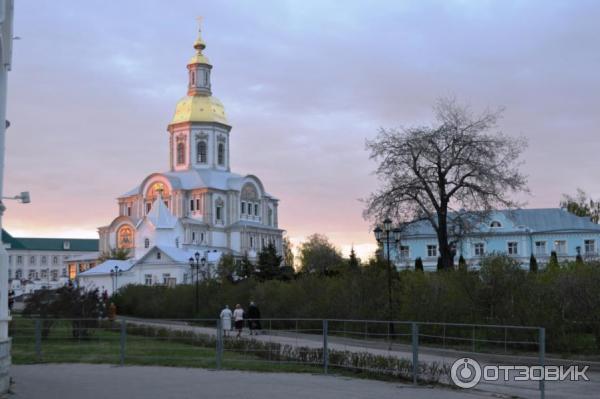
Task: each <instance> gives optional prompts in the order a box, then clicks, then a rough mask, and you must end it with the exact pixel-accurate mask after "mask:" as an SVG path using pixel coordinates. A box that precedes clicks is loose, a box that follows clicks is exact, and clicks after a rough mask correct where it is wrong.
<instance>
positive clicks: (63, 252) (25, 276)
mask: <svg viewBox="0 0 600 399" xmlns="http://www.w3.org/2000/svg"><path fill="white" fill-rule="evenodd" d="M2 242H3V244H4V247H5V248H6V251H7V252H8V279H9V283H10V285H11V287H13V288H15V289H17V290H25V286H26V285H29V286H30V287H31V288H32V289H38V288H42V287H57V286H61V285H64V284H65V283H66V282H67V280H68V277H69V275H68V267H67V265H68V263H69V260H70V259H71V258H75V257H81V256H83V257H87V258H90V257H95V258H96V259H97V258H98V240H96V239H81V238H31V237H13V236H11V235H10V234H9V233H8V232H6V231H5V230H2ZM82 264H83V265H85V268H86V270H87V268H89V267H93V266H94V263H93V262H87V263H82ZM82 271H83V270H82Z"/></svg>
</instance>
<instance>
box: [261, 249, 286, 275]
mask: <svg viewBox="0 0 600 399" xmlns="http://www.w3.org/2000/svg"><path fill="white" fill-rule="evenodd" d="M282 261H283V258H282V257H281V256H279V255H277V249H276V248H275V245H273V244H272V243H269V245H267V247H266V248H263V250H262V251H261V252H260V253H259V254H258V262H257V265H256V266H257V268H256V276H257V277H258V278H259V279H260V280H273V279H279V278H281V277H282V270H281V262H282Z"/></svg>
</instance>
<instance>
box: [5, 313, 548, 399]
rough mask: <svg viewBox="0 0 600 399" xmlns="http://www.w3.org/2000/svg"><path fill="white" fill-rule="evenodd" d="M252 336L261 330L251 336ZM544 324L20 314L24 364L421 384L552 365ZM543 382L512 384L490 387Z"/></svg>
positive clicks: (15, 326)
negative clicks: (275, 373) (470, 369)
mask: <svg viewBox="0 0 600 399" xmlns="http://www.w3.org/2000/svg"><path fill="white" fill-rule="evenodd" d="M251 334H252V335H251ZM544 334H545V331H544V329H543V328H538V327H521V326H505V325H482V324H459V323H426V322H408V321H373V320H335V319H329V320H322V319H263V320H260V326H258V328H257V329H255V330H250V329H249V328H248V325H245V327H244V329H243V331H242V332H241V334H240V335H239V337H238V333H237V332H236V331H234V330H228V331H225V330H224V329H223V324H222V322H221V320H214V319H185V320H184V319H179V320H155V319H152V320H150V319H135V318H119V319H118V320H114V321H110V320H97V319H40V318H37V319H36V318H15V319H14V320H13V321H11V323H10V335H11V337H12V340H13V343H12V356H13V361H14V363H17V364H18V363H21V364H22V363H40V362H89V363H113V364H120V365H126V364H142V365H165V366H182V367H206V368H217V369H220V368H234V369H252V370H256V369H258V370H264V371H269V370H282V369H283V370H286V371H312V372H323V373H328V372H330V371H332V370H334V371H335V372H342V373H367V374H369V375H372V376H375V377H378V376H384V377H386V378H397V379H401V380H405V381H412V382H413V383H415V384H417V383H442V384H451V380H450V378H449V370H450V366H451V365H452V364H453V363H454V361H455V360H457V359H459V358H464V357H470V358H473V359H475V360H477V361H478V362H479V363H480V364H482V365H485V364H515V365H517V364H530V365H540V366H543V365H544V361H545V359H544V357H545V352H544V351H545V336H544ZM511 387H514V388H518V389H528V390H532V389H536V390H539V392H540V395H541V397H542V398H543V397H544V391H545V386H544V382H543V381H539V383H535V385H534V383H517V382H515V381H508V382H504V383H502V384H496V386H494V385H489V386H487V388H488V389H490V390H492V391H494V390H499V389H500V390H501V389H505V388H509V389H510V388H511Z"/></svg>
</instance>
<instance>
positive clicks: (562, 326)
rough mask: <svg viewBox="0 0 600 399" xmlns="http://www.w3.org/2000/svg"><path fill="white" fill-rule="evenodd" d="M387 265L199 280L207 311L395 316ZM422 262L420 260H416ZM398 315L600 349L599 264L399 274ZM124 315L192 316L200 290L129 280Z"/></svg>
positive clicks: (509, 263)
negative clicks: (252, 306) (522, 329)
mask: <svg viewBox="0 0 600 399" xmlns="http://www.w3.org/2000/svg"><path fill="white" fill-rule="evenodd" d="M386 267H387V265H386V262H381V261H380V260H378V259H376V258H374V259H371V260H370V261H369V262H368V263H367V264H366V265H365V267H361V268H360V269H359V270H358V271H357V272H353V273H348V272H345V273H339V274H336V275H326V276H323V275H320V274H318V273H307V274H301V275H299V276H297V277H296V278H295V279H292V280H290V281H281V280H267V281H259V280H258V279H256V278H253V277H251V278H248V279H246V280H243V281H240V282H237V283H236V284H231V283H229V282H228V281H224V282H223V283H221V284H219V283H218V282H215V281H202V282H201V283H200V289H199V295H200V304H201V306H200V309H199V313H198V314H197V315H196V316H197V317H201V318H216V317H217V316H218V314H219V312H220V310H221V309H222V308H223V306H224V305H225V304H228V305H229V306H230V307H231V306H233V305H235V304H236V303H241V304H243V305H244V306H247V305H248V304H249V303H250V300H254V301H255V302H256V303H257V304H258V306H259V307H260V310H261V314H262V315H263V317H265V318H281V317H285V318H330V319H364V320H384V319H386V318H387V290H386V289H385V287H386V284H387V269H386ZM416 269H417V270H419V268H418V267H417V268H416ZM392 277H393V278H392V289H393V295H392V299H393V301H394V303H393V306H394V309H395V317H396V318H398V319H399V320H416V321H431V322H454V323H481V324H508V325H530V326H542V327H545V328H546V335H547V340H548V341H547V345H548V351H557V352H558V351H560V352H581V353H584V352H591V351H596V353H600V312H598V309H600V263H599V262H583V263H576V262H571V263H563V264H562V265H560V266H559V265H558V264H557V267H556V268H552V267H546V268H544V267H540V268H539V270H538V272H537V273H529V272H528V271H527V270H524V269H523V268H522V265H518V264H517V263H516V262H515V260H514V259H512V258H510V257H507V256H490V257H488V258H484V259H483V260H482V264H481V268H480V270H466V269H461V268H458V269H457V270H454V271H444V272H442V273H422V272H420V271H418V272H416V273H415V272H413V271H412V270H403V271H401V272H399V273H394V274H393V275H392ZM113 300H114V301H115V303H116V304H117V308H118V312H119V314H128V315H132V316H140V317H151V318H173V319H176V318H187V317H190V315H191V314H192V312H193V303H194V289H193V287H191V286H187V285H181V286H177V287H175V288H168V287H162V286H136V285H129V286H127V287H123V288H122V289H121V290H120V291H119V292H118V293H117V294H115V295H114V296H113Z"/></svg>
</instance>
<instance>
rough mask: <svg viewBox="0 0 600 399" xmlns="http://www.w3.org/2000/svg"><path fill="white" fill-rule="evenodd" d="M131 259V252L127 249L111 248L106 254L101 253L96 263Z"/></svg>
mask: <svg viewBox="0 0 600 399" xmlns="http://www.w3.org/2000/svg"><path fill="white" fill-rule="evenodd" d="M129 258H131V252H130V251H129V249H128V248H112V249H111V250H110V251H108V252H102V254H100V257H99V258H98V263H102V262H105V261H107V260H110V259H113V260H126V259H129Z"/></svg>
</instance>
